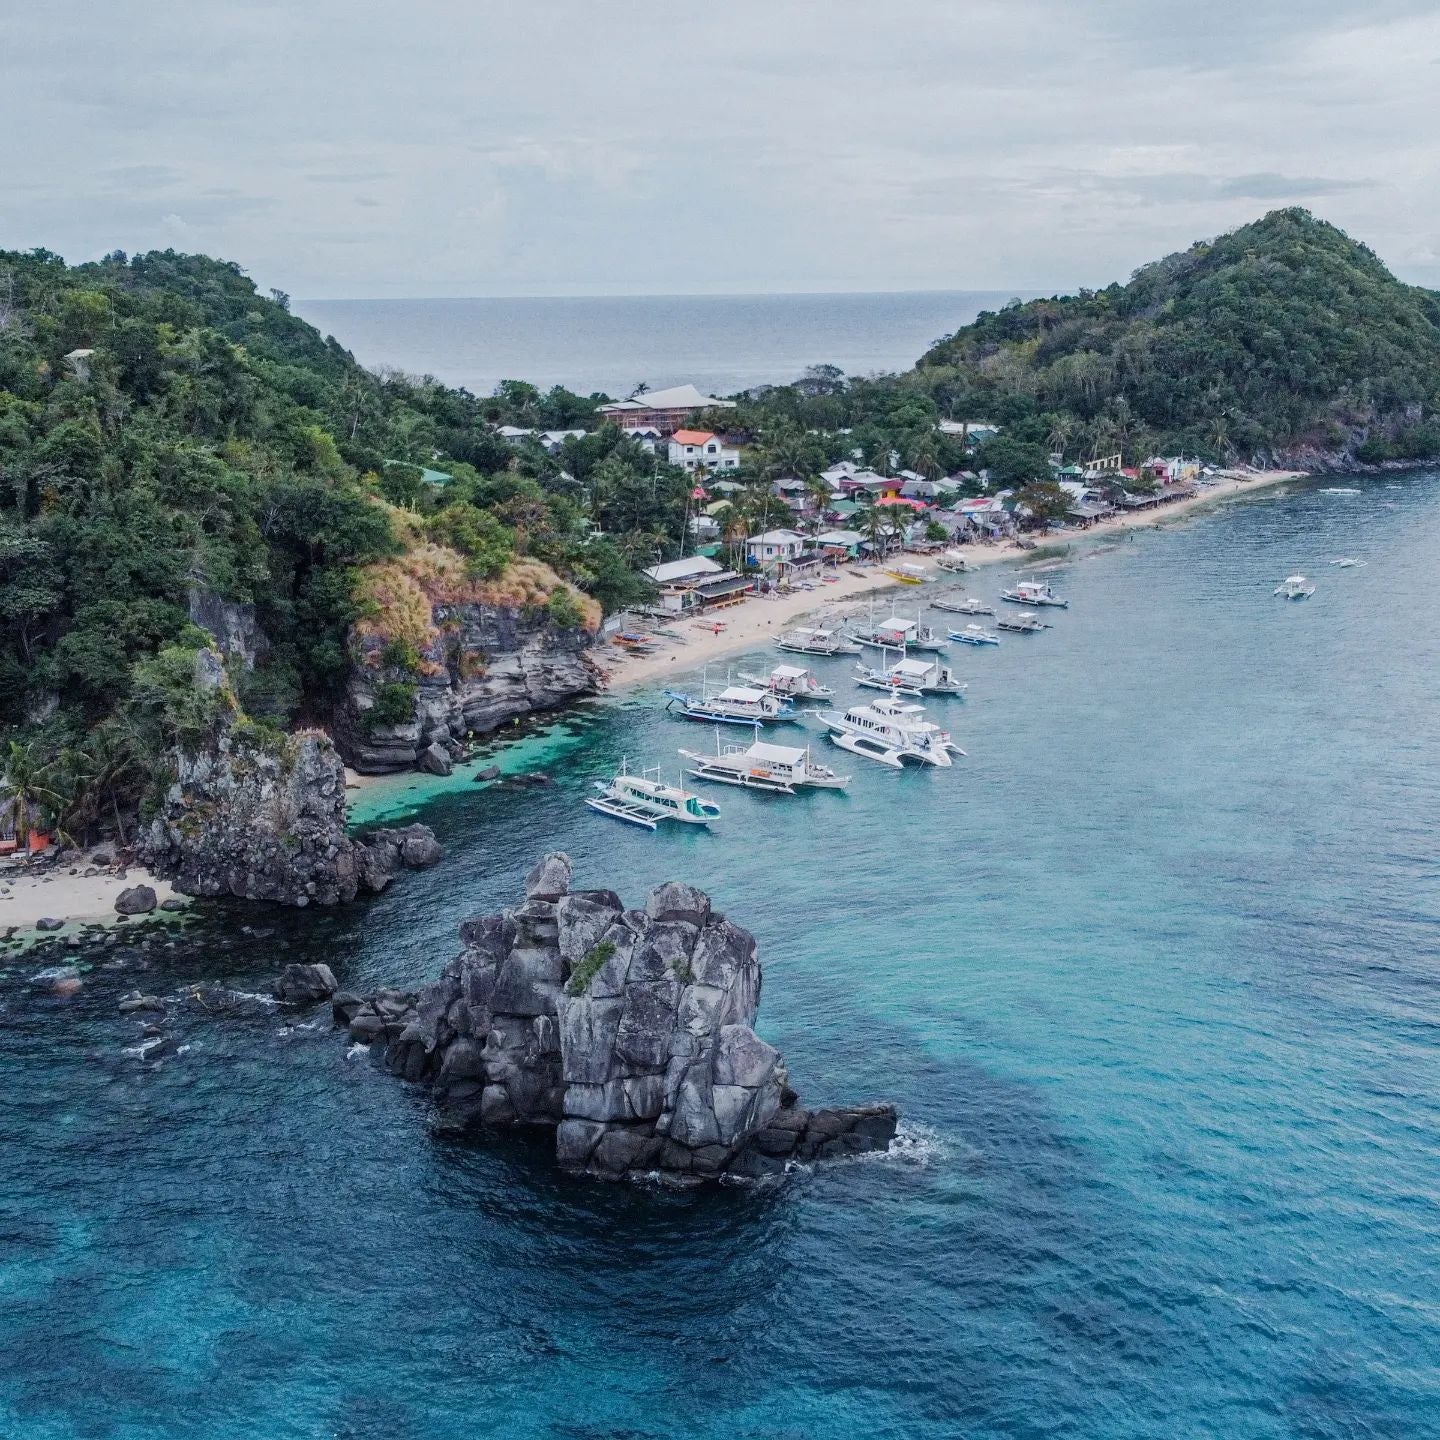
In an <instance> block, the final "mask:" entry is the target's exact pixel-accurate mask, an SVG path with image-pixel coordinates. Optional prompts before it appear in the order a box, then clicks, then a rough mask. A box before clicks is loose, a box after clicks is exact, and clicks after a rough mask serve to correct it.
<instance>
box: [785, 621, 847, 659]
mask: <svg viewBox="0 0 1440 1440" xmlns="http://www.w3.org/2000/svg"><path fill="white" fill-rule="evenodd" d="M775 644H776V646H777V647H778V648H779V649H781V650H788V651H790V653H791V654H794V655H821V656H827V657H829V656H834V655H858V654H859V653H860V647H859V646H858V645H854V644H852V643H851V642H850V641H849V640H848V639H846V637H845V636H844V635H842V634H841V633H840V631H838V630H828V629H823V628H820V627H817V626H813V625H800V626H797V627H796V628H795V629H794V630H787V631H786V632H785V633H784V634H783V635H781V636H778V637H777V638H776V641H775Z"/></svg>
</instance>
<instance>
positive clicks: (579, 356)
mask: <svg viewBox="0 0 1440 1440" xmlns="http://www.w3.org/2000/svg"><path fill="white" fill-rule="evenodd" d="M1011 293H1012V292H1010V291H1004V290H940V291H894V292H885V293H873V294H850V295H819V294H817V295H634V296H598V297H595V296H592V297H588V298H587V297H579V298H565V299H559V298H557V299H545V298H530V299H459V300H303V301H298V302H296V307H295V308H296V311H297V313H299V314H302V315H303V316H304V317H305V319H307V320H308V321H310V323H311V324H312V325H316V326H318V327H319V328H320V329H321V330H323V331H325V332H326V333H333V334H334V335H335V336H336V338H337V339H339V341H340V342H341V344H343V345H345V346H346V347H347V348H348V349H350V350H353V351H354V352H355V354H356V356H357V357H358V358H359V359H360V360H361V361H362V362H363V363H364V364H366V365H370V366H392V367H395V368H397V369H400V370H404V371H406V372H410V373H415V374H431V375H434V376H435V377H436V378H437V379H440V380H443V381H445V382H447V383H448V384H451V385H464V386H465V387H467V388H468V389H469V390H471V391H473V392H474V393H475V394H477V395H485V394H489V392H490V391H491V390H493V389H494V388H495V385H496V384H497V383H498V382H499V381H501V380H529V381H530V382H532V383H533V384H536V385H541V386H545V387H548V386H550V385H555V384H563V385H567V386H569V388H570V389H572V390H575V391H577V392H578V393H579V394H581V395H588V394H590V393H591V392H593V391H596V390H601V391H604V392H605V393H606V394H609V395H628V394H630V392H631V391H632V390H633V389H634V388H635V386H636V385H637V384H638V383H639V382H640V381H642V380H643V381H644V382H645V383H646V384H648V385H649V386H650V388H651V389H652V390H658V389H660V388H661V387H662V386H666V385H677V384H682V383H683V382H685V381H687V380H689V381H693V382H694V383H695V384H696V385H699V386H700V387H701V388H702V389H705V390H707V391H709V392H710V393H713V394H719V395H729V394H732V393H733V392H735V391H737V390H743V389H748V388H749V387H750V386H752V385H762V384H771V385H775V384H786V383H788V382H789V381H791V380H794V379H796V378H797V377H798V376H799V375H800V374H801V373H802V372H803V371H804V370H805V368H806V367H807V366H809V365H816V364H827V365H838V366H839V367H840V368H841V369H842V370H844V371H845V372H846V373H847V374H851V375H868V374H871V373H872V372H874V371H877V370H884V371H893V370H908V369H909V368H910V366H912V365H913V364H914V363H915V361H916V360H917V359H919V357H920V355H921V354H922V353H923V352H924V351H925V350H926V349H928V348H929V346H930V345H931V344H932V343H933V342H934V341H935V340H938V339H939V338H940V337H941V336H942V335H948V334H949V333H950V332H951V331H952V330H955V329H958V328H959V327H960V326H961V325H968V324H969V323H970V321H972V320H973V319H974V318H975V316H976V315H978V314H979V313H980V311H981V310H994V309H997V308H998V307H999V306H1001V305H1003V304H1005V302H1006V301H1007V300H1009V299H1010V298H1011Z"/></svg>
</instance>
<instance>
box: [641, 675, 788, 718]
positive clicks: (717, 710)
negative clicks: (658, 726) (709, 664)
mask: <svg viewBox="0 0 1440 1440" xmlns="http://www.w3.org/2000/svg"><path fill="white" fill-rule="evenodd" d="M665 694H666V695H667V696H669V703H668V704H667V705H666V706H665V708H666V709H667V710H674V709H675V707H676V706H677V705H678V706H679V707H680V709H679V712H678V713H679V714H681V715H683V716H684V717H685V719H687V720H706V721H711V722H715V723H719V724H722V725H770V724H774V723H775V722H776V721H780V720H796V719H798V718H799V717H798V716H797V715H795V714H793V713H792V711H791V708H790V702H789V701H788V700H786V699H783V698H782V697H781V696H779V695H772V694H771V693H770V692H769V691H768V690H759V689H756V688H755V687H754V686H753V685H727V686H726V687H725V688H724V689H723V690H719V691H716V692H715V693H714V694H711V693H710V691H709V689H708V688H705V689H703V690H702V692H701V694H700V696H699V698H696V697H695V696H693V695H686V694H683V693H682V692H681V691H679V690H667V691H666V692H665Z"/></svg>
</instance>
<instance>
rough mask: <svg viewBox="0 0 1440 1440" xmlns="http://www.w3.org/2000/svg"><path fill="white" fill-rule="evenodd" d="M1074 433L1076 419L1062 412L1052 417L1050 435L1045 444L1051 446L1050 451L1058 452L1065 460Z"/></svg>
mask: <svg viewBox="0 0 1440 1440" xmlns="http://www.w3.org/2000/svg"><path fill="white" fill-rule="evenodd" d="M1074 433H1075V421H1074V419H1073V418H1072V417H1071V416H1069V415H1067V414H1066V413H1065V412H1064V411H1063V410H1062V411H1059V412H1057V413H1056V414H1055V415H1054V416H1053V417H1052V419H1051V421H1050V433H1049V434H1048V435H1047V436H1046V437H1045V442H1046V444H1048V445H1049V446H1050V449H1051V450H1052V451H1054V452H1057V453H1058V454H1059V456H1060V458H1061V459H1062V460H1063V459H1064V458H1065V446H1066V444H1067V443H1068V442H1069V440H1070V437H1071V436H1072V435H1074Z"/></svg>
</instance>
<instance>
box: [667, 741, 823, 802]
mask: <svg viewBox="0 0 1440 1440" xmlns="http://www.w3.org/2000/svg"><path fill="white" fill-rule="evenodd" d="M680 754H681V756H682V757H683V758H684V759H686V760H688V761H689V762H690V765H691V769H690V774H692V775H693V776H695V777H696V779H698V780H714V781H716V782H717V783H718V784H721V785H736V786H739V787H740V788H742V789H745V790H765V791H768V792H769V793H771V794H774V795H793V794H795V792H796V791H797V790H801V789H811V790H843V789H844V788H845V786H846V785H848V784H849V783H850V777H849V776H848V775H837V774H836V773H835V771H833V770H832V769H831V768H830V767H829V766H828V765H822V764H820V763H819V762H818V761H817V760H815V759H813V758H812V756H811V754H810V747H809V746H808V745H807V746H806V747H805V748H804V749H801V748H800V747H799V746H797V745H772V744H770V743H769V742H768V741H765V740H761V739H759V737H758V735H757V737H756V739H755V741H754V742H753V743H752V744H750V745H726V746H724V747H723V748H722V746H721V742H720V732H719V731H718V730H717V731H716V732H715V753H714V754H713V755H706V754H704V753H703V752H701V751H697V750H682V751H681V752H680Z"/></svg>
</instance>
